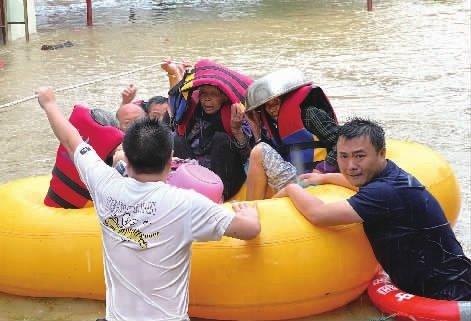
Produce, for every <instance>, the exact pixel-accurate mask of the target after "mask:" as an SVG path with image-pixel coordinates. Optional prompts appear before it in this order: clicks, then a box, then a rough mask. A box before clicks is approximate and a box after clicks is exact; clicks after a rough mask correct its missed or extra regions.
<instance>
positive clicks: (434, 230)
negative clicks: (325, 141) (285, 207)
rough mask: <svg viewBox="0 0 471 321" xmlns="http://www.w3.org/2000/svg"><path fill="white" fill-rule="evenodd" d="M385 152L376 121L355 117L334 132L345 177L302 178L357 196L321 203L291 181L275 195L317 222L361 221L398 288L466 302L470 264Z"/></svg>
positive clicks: (439, 216) (434, 207) (435, 210)
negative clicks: (350, 190)
mask: <svg viewBox="0 0 471 321" xmlns="http://www.w3.org/2000/svg"><path fill="white" fill-rule="evenodd" d="M385 155H386V148H385V139H384V131H383V129H382V128H381V127H380V126H379V125H378V124H376V123H374V122H371V121H368V120H363V119H358V118H356V119H353V120H351V121H349V122H347V123H346V124H345V125H343V126H342V127H341V128H340V130H339V138H338V141H337V162H338V165H339V169H340V171H341V173H342V174H341V175H342V176H339V175H338V174H326V175H328V176H325V177H324V178H322V177H320V175H319V174H305V175H303V177H302V178H303V179H305V180H307V182H308V183H312V182H316V183H337V184H340V185H344V186H345V185H346V184H347V183H349V184H351V185H353V186H355V187H357V188H359V191H358V193H357V194H356V195H354V196H352V197H351V198H349V199H347V200H346V201H342V202H336V203H330V204H324V203H323V202H322V201H321V200H319V199H318V198H316V197H315V196H312V195H311V194H310V193H308V192H306V191H304V189H302V188H301V187H300V186H298V185H296V184H291V185H288V186H287V187H286V188H285V189H283V190H282V191H280V193H278V194H277V195H276V196H277V197H280V196H289V197H290V198H291V199H292V201H293V203H294V205H295V206H296V208H297V209H298V210H299V211H300V212H301V213H302V214H303V215H304V216H305V217H306V218H307V219H308V220H309V221H310V222H312V223H313V224H316V225H321V226H330V225H338V224H349V223H356V222H363V226H364V230H365V233H366V235H367V237H368V239H369V241H370V243H371V246H372V248H373V251H374V253H375V255H376V258H377V259H378V261H379V263H380V264H381V265H382V267H383V269H384V270H385V271H386V272H387V273H388V274H389V276H390V277H391V280H392V281H393V282H394V283H395V284H396V286H398V287H399V288H400V289H401V290H403V291H407V292H409V293H412V294H415V295H420V296H424V297H429V298H435V299H444V300H461V301H471V261H470V260H469V259H468V258H467V257H466V256H465V255H464V253H463V250H462V248H461V245H460V244H459V243H458V241H457V240H456V237H455V235H454V233H453V230H452V229H451V227H450V225H449V223H448V222H447V220H446V218H445V215H444V213H443V210H442V208H441V207H440V205H439V204H438V202H437V200H436V199H435V198H434V197H433V196H432V195H431V194H430V193H429V192H428V191H427V190H426V189H425V187H424V186H423V185H422V184H421V183H420V182H419V181H418V180H417V179H416V178H415V177H414V176H412V175H410V174H409V173H407V172H405V171H404V170H402V169H401V168H399V167H398V166H397V165H396V164H394V163H393V162H392V161H390V160H387V159H386V157H385ZM335 175H337V176H335ZM322 176H324V175H322ZM345 180H346V181H345Z"/></svg>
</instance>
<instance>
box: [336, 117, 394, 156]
mask: <svg viewBox="0 0 471 321" xmlns="http://www.w3.org/2000/svg"><path fill="white" fill-rule="evenodd" d="M361 136H366V137H368V138H369V139H370V142H371V144H372V145H373V147H374V148H375V150H376V151H377V152H379V151H381V150H382V149H383V148H385V147H386V142H385V138H384V129H383V128H382V127H381V126H380V125H379V124H378V123H377V122H375V121H373V120H370V119H364V118H359V117H355V118H351V119H349V120H348V121H347V122H346V123H345V124H343V125H342V126H340V128H339V133H338V138H339V139H340V138H341V137H343V138H345V139H352V138H356V137H361Z"/></svg>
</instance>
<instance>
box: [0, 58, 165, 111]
mask: <svg viewBox="0 0 471 321" xmlns="http://www.w3.org/2000/svg"><path fill="white" fill-rule="evenodd" d="M160 65H161V62H159V63H157V64H153V65H150V66H145V67H141V68H137V69H134V70H130V71H125V72H121V73H118V74H114V75H109V76H106V77H102V78H98V79H94V80H90V81H85V82H82V83H79V84H76V85H71V86H67V87H63V88H59V89H56V90H55V91H56V93H59V92H62V91H66V90H70V89H75V88H79V87H83V86H87V85H91V84H94V83H96V82H100V81H105V80H108V79H112V78H117V77H121V76H125V75H129V74H132V73H135V72H138V71H142V70H146V69H150V68H154V67H156V66H160ZM36 98H38V95H32V96H28V97H25V98H21V99H18V100H15V101H11V102H9V103H6V104H3V105H0V110H2V109H4V108H7V107H10V106H14V105H18V104H21V103H24V102H25V101H28V100H32V99H36Z"/></svg>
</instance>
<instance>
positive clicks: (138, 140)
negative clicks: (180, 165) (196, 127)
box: [123, 117, 173, 174]
mask: <svg viewBox="0 0 471 321" xmlns="http://www.w3.org/2000/svg"><path fill="white" fill-rule="evenodd" d="M123 150H124V154H125V155H126V157H127V159H128V161H129V164H130V165H131V166H132V168H133V169H134V171H135V172H136V173H138V174H159V173H161V172H162V171H163V170H164V168H165V166H166V165H167V163H168V161H169V159H170V157H171V156H172V150H173V138H172V133H171V132H170V129H169V128H168V127H167V125H165V124H164V123H162V122H160V121H158V120H153V119H150V118H148V117H145V118H142V119H139V120H137V121H135V122H134V123H133V124H132V125H131V126H130V127H129V128H128V130H127V131H126V134H125V135H124V140H123Z"/></svg>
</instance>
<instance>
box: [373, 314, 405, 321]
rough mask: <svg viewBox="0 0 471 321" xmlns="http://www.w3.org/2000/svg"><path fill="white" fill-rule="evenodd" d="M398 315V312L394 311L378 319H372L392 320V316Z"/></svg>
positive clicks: (374, 320)
mask: <svg viewBox="0 0 471 321" xmlns="http://www.w3.org/2000/svg"><path fill="white" fill-rule="evenodd" d="M397 316H398V314H397V313H393V314H390V315H386V316H382V317H379V318H378V319H370V321H386V320H391V319H392V318H395V317H397Z"/></svg>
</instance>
